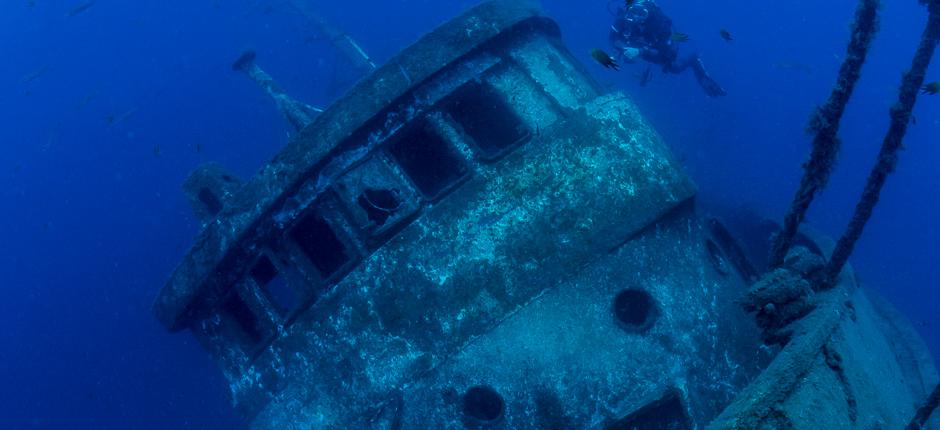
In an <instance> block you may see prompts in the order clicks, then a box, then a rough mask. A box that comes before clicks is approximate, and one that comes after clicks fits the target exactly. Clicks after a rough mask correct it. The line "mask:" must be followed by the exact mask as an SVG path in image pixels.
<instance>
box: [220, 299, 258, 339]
mask: <svg viewBox="0 0 940 430" xmlns="http://www.w3.org/2000/svg"><path fill="white" fill-rule="evenodd" d="M222 312H223V313H224V314H225V315H227V316H228V317H229V318H231V320H232V321H234V322H235V324H236V325H237V326H238V327H237V328H238V329H239V331H240V332H241V334H242V335H243V336H244V338H245V339H247V341H248V342H249V343H251V344H253V345H254V344H257V343H259V342H261V341H262V340H263V338H264V331H263V330H262V328H261V322H260V321H258V316H257V315H255V313H254V312H252V310H251V308H250V307H249V306H248V303H245V300H244V299H242V297H241V296H240V295H239V294H238V293H237V292H235V291H232V292H231V293H230V294H229V295H228V297H227V298H226V299H225V300H224V301H223V302H222Z"/></svg>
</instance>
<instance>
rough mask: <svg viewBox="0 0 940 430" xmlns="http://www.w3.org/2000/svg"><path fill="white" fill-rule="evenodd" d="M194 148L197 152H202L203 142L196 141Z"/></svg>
mask: <svg viewBox="0 0 940 430" xmlns="http://www.w3.org/2000/svg"><path fill="white" fill-rule="evenodd" d="M193 148H194V149H195V150H196V153H197V154H201V153H202V144H201V143H199V142H196V144H195V145H193Z"/></svg>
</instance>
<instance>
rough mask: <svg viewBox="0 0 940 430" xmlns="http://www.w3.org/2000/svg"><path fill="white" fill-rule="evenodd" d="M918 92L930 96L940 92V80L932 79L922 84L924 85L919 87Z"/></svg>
mask: <svg viewBox="0 0 940 430" xmlns="http://www.w3.org/2000/svg"><path fill="white" fill-rule="evenodd" d="M920 92H921V94H927V95H931V96H932V95H935V94H937V93H940V81H934V82H931V83H929V84H927V85H924V87H923V88H921V89H920Z"/></svg>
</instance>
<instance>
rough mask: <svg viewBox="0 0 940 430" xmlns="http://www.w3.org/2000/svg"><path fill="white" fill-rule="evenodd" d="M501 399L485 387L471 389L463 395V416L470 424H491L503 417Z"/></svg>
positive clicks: (504, 404)
mask: <svg viewBox="0 0 940 430" xmlns="http://www.w3.org/2000/svg"><path fill="white" fill-rule="evenodd" d="M505 409H506V403H505V402H504V401H503V397H502V396H500V395H499V393H497V392H496V390H494V389H493V387H490V386H487V385H477V386H475V387H471V388H470V389H468V390H467V392H466V393H464V395H463V414H464V417H466V418H467V420H469V422H470V423H472V424H477V425H484V424H493V423H496V422H497V421H499V420H500V419H501V418H502V417H503V412H504V410H505Z"/></svg>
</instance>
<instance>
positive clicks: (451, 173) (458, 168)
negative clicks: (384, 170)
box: [388, 124, 467, 199]
mask: <svg viewBox="0 0 940 430" xmlns="http://www.w3.org/2000/svg"><path fill="white" fill-rule="evenodd" d="M388 151H389V153H391V154H392V157H394V159H395V161H397V162H398V164H399V165H401V167H402V169H403V170H404V171H405V173H406V174H408V177H409V178H411V180H412V181H413V182H414V184H415V185H416V186H417V187H418V189H420V190H421V192H422V193H424V195H425V196H427V197H428V198H431V199H433V198H436V197H437V196H438V195H439V194H440V193H441V192H442V191H444V190H445V189H446V188H447V187H449V186H451V185H453V184H454V183H456V182H457V181H458V180H460V178H461V177H463V175H464V174H465V173H466V171H467V168H466V166H465V165H464V163H463V161H462V160H461V159H460V155H459V154H457V153H456V152H454V151H453V150H452V149H451V148H450V146H449V145H448V144H447V142H446V141H444V139H442V138H441V137H439V136H438V135H437V134H435V133H434V132H433V131H431V130H429V129H428V126H427V124H418V125H416V126H415V127H413V128H411V129H410V130H406V131H404V132H402V135H401V137H399V138H398V140H396V141H395V142H394V143H392V144H391V145H390V146H389V149H388Z"/></svg>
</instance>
